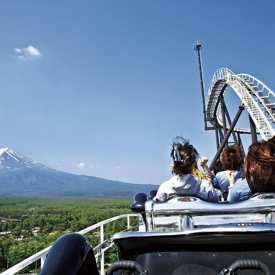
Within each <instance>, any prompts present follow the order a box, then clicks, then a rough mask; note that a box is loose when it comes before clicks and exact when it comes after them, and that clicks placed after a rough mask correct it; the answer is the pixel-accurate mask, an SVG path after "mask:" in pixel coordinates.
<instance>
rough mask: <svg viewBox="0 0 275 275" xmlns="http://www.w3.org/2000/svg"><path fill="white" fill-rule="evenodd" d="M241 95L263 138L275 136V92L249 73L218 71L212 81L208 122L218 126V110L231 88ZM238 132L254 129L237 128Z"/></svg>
mask: <svg viewBox="0 0 275 275" xmlns="http://www.w3.org/2000/svg"><path fill="white" fill-rule="evenodd" d="M228 86H230V87H231V88H232V89H233V90H234V91H235V93H236V94H237V95H238V96H239V98H240V100H241V102H242V105H243V106H244V107H245V109H246V110H247V112H248V113H249V114H250V116H251V118H252V120H253V121H254V123H255V125H256V127H257V131H258V133H259V134H260V135H261V138H262V139H268V138H270V137H272V136H274V135H275V93H274V92H273V91H272V90H271V89H269V88H268V87H267V86H266V85H265V84H264V83H262V82H261V81H260V80H258V79H257V78H255V77H253V76H251V75H248V74H243V73H242V74H237V75H236V74H234V73H233V72H232V71H231V70H229V69H227V68H220V69H218V70H217V71H216V72H215V73H214V75H213V78H212V80H211V83H210V87H209V89H208V96H207V104H206V120H207V121H209V122H210V123H211V124H212V125H213V126H216V124H217V123H218V124H219V125H221V126H223V125H222V121H221V120H220V119H219V115H218V109H219V105H220V103H221V97H223V95H224V93H225V91H226V89H227V87H228ZM234 131H235V132H239V133H250V129H241V128H235V129H234Z"/></svg>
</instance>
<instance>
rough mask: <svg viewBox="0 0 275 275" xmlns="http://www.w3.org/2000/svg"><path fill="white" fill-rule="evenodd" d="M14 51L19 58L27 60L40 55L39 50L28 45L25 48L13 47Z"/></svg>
mask: <svg viewBox="0 0 275 275" xmlns="http://www.w3.org/2000/svg"><path fill="white" fill-rule="evenodd" d="M14 53H15V56H16V57H17V58H18V59H19V60H28V59H35V58H40V57H42V54H41V52H40V51H39V50H38V49H36V48H35V47H33V46H28V47H26V48H15V49H14Z"/></svg>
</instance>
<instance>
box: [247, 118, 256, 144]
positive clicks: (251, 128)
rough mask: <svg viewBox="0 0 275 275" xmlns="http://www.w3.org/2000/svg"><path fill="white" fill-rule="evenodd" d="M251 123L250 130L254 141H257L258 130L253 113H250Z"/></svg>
mask: <svg viewBox="0 0 275 275" xmlns="http://www.w3.org/2000/svg"><path fill="white" fill-rule="evenodd" d="M249 124H250V130H251V139H252V143H254V142H256V141H257V132H256V125H255V123H254V121H253V119H252V117H251V115H249Z"/></svg>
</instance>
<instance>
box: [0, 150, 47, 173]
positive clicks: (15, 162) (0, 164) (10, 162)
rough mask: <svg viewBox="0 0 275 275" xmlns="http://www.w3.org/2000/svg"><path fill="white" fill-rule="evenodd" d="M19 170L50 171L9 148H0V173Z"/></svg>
mask: <svg viewBox="0 0 275 275" xmlns="http://www.w3.org/2000/svg"><path fill="white" fill-rule="evenodd" d="M20 168H30V169H46V170H49V169H50V168H48V167H47V166H44V165H42V164H40V163H37V162H35V161H33V160H31V159H30V158H28V157H26V156H24V155H22V154H20V153H18V152H16V151H15V150H13V149H11V148H9V147H6V148H0V171H3V170H14V169H20Z"/></svg>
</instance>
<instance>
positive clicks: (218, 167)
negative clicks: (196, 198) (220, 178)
mask: <svg viewBox="0 0 275 275" xmlns="http://www.w3.org/2000/svg"><path fill="white" fill-rule="evenodd" d="M221 171H224V167H223V165H222V162H221V161H220V160H219V159H218V160H217V161H216V162H215V164H214V167H213V173H214V174H215V175H217V173H219V172H221Z"/></svg>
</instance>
